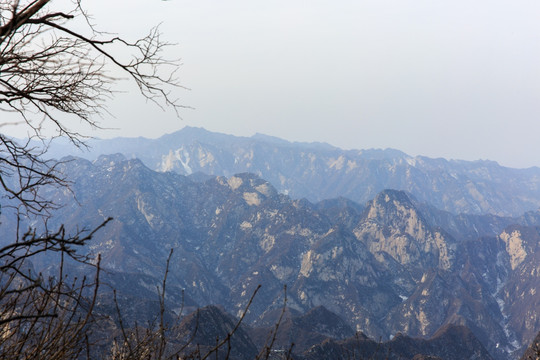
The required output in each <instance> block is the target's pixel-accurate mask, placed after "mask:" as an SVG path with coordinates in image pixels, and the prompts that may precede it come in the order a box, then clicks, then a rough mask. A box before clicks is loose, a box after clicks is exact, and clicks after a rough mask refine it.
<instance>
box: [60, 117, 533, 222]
mask: <svg viewBox="0 0 540 360" xmlns="http://www.w3.org/2000/svg"><path fill="white" fill-rule="evenodd" d="M89 145H90V149H89V151H80V150H76V149H73V148H69V147H67V148H66V144H64V145H62V144H60V143H59V144H53V146H52V148H51V151H50V156H51V157H56V158H60V157H62V156H64V155H66V154H73V155H76V156H81V157H84V158H87V159H90V160H95V159H96V158H97V157H98V156H99V155H101V154H115V153H121V154H124V155H125V156H126V157H127V158H137V159H140V160H141V161H142V162H143V163H144V164H145V165H146V166H148V167H149V168H150V169H152V170H156V171H161V172H163V171H173V172H176V173H178V174H181V175H190V174H196V173H199V172H202V173H204V174H209V175H220V176H226V177H229V176H231V175H234V174H237V173H243V172H250V173H254V174H257V175H259V176H260V177H261V178H263V179H265V180H267V181H269V182H270V183H271V184H272V185H273V186H274V187H275V188H276V190H277V191H278V192H280V193H283V194H288V195H290V196H291V197H292V198H295V199H300V198H306V199H308V200H310V201H313V202H317V201H321V200H324V199H331V198H336V197H339V196H343V197H346V198H349V199H351V200H353V201H356V202H358V203H364V202H366V201H368V200H370V199H372V198H373V197H375V195H376V194H377V193H379V192H380V191H382V190H384V189H395V190H404V191H407V192H408V193H410V194H412V195H413V196H414V197H415V198H417V199H418V200H419V201H421V202H426V203H429V204H431V205H433V206H435V207H437V208H438V209H441V210H446V211H450V212H453V213H455V214H459V213H468V214H486V213H490V214H495V215H503V216H520V215H521V214H523V213H524V212H526V211H530V210H536V209H538V208H540V168H528V169H512V168H506V167H503V166H500V165H498V164H497V163H496V162H492V161H472V162H471V161H461V160H445V159H430V158H427V157H422V156H417V157H411V156H408V155H407V154H404V153H402V152H400V151H397V150H392V149H387V150H341V149H339V148H336V147H333V146H330V145H327V144H321V143H290V142H287V141H285V140H282V139H278V138H274V137H270V136H266V135H260V134H258V135H255V136H253V137H250V138H246V137H235V136H232V135H224V134H219V133H212V132H209V131H206V130H204V129H201V128H192V127H186V128H183V129H182V130H180V131H178V132H175V133H173V134H168V135H164V136H162V137H161V138H159V139H155V140H152V139H145V138H117V139H110V140H92V141H90V142H89Z"/></svg>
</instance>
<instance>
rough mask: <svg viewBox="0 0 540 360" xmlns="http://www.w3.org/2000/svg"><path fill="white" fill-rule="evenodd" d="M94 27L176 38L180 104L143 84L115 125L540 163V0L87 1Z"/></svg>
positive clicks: (108, 122)
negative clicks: (164, 101)
mask: <svg viewBox="0 0 540 360" xmlns="http://www.w3.org/2000/svg"><path fill="white" fill-rule="evenodd" d="M85 3H86V6H87V9H88V10H89V11H90V13H92V14H94V18H95V23H96V24H98V27H99V28H100V29H103V30H107V31H114V32H118V33H120V34H123V35H128V37H131V36H133V37H134V36H142V35H144V34H145V33H146V31H147V30H148V29H149V28H150V27H152V26H153V25H156V24H158V23H160V22H161V23H162V30H163V32H164V37H165V38H166V39H167V40H169V41H171V42H175V43H177V44H178V45H177V46H176V47H175V48H174V49H173V50H172V52H170V55H171V56H172V57H181V58H182V63H183V66H182V68H181V70H180V73H179V75H180V78H181V80H182V84H183V85H185V86H186V87H189V88H191V90H190V91H183V90H179V91H178V96H179V97H181V98H182V99H183V100H182V101H183V103H184V104H185V105H188V106H192V107H194V108H195V109H194V110H185V111H183V112H182V114H181V115H182V117H183V120H179V119H177V118H175V116H174V114H173V113H172V112H162V111H161V110H159V109H158V108H156V107H155V106H153V105H151V104H146V103H145V101H144V99H143V98H142V97H141V96H139V95H137V94H136V93H134V92H133V91H132V88H130V87H127V85H126V84H123V85H121V86H122V88H123V89H126V90H127V91H128V93H125V94H120V95H119V96H117V97H116V99H115V100H113V101H112V102H111V103H110V105H109V110H110V111H111V112H112V113H113V114H114V115H115V116H116V119H113V118H110V117H109V116H105V118H104V119H103V122H102V124H103V125H105V126H110V127H116V128H118V129H119V130H117V131H112V130H110V131H107V132H105V133H100V134H99V135H100V136H106V137H112V136H120V135H121V136H147V137H158V136H160V135H162V134H164V133H169V132H173V131H175V130H178V129H180V128H181V127H183V126H185V125H189V126H201V127H204V128H206V129H208V130H211V131H218V132H224V133H229V134H234V135H243V136H250V135H253V134H254V133H256V132H260V133H265V134H268V135H274V136H278V137H282V138H285V139H288V140H293V141H324V142H328V143H330V144H333V145H336V146H339V147H343V148H347V149H351V148H356V149H364V148H387V147H390V148H396V149H399V150H402V151H404V152H406V153H408V154H410V155H426V156H430V157H445V158H454V159H466V160H476V159H490V160H496V161H498V162H499V163H501V164H503V165H507V166H514V167H527V166H533V165H535V166H540V2H538V1H537V0H534V1H500V0H490V1H487V0H476V1H470V0H468V1H464V0H453V1H447V0H444V1H443V0H425V1H424V0H395V1H389V0H373V1H360V0H358V1H345V0H333V1H330V0H328V1H322V0H309V1H307V0H306V1H297V0H283V1H282V0H273V1H256V0H228V1H223V0H219V1H217V0H216V1H210V0H192V1H190V0H170V1H158V0H129V1H127V0H114V1H113V0H89V1H85Z"/></svg>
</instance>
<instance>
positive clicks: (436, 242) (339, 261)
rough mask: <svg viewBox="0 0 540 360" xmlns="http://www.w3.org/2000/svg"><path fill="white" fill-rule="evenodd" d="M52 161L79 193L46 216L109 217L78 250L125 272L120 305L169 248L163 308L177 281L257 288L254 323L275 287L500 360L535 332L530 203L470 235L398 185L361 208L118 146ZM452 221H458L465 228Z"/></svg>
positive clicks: (205, 287)
mask: <svg viewBox="0 0 540 360" xmlns="http://www.w3.org/2000/svg"><path fill="white" fill-rule="evenodd" d="M62 171H63V172H64V173H65V174H66V176H68V177H69V178H70V179H72V180H73V181H74V185H73V192H74V194H75V196H76V198H77V200H78V203H77V202H74V201H73V199H72V197H71V194H70V193H67V192H52V193H51V194H49V195H48V196H50V197H51V198H54V199H57V200H58V201H63V202H65V204H66V206H65V207H64V208H62V209H60V210H59V212H58V213H57V214H55V216H54V217H53V219H54V221H53V222H56V223H65V224H66V225H67V228H68V229H75V228H77V227H81V226H89V227H90V226H92V225H95V224H98V223H99V222H100V221H101V220H102V219H103V218H105V217H107V216H114V218H115V220H114V221H113V222H112V223H111V224H110V226H107V227H106V228H105V229H104V230H103V231H101V232H100V233H99V234H98V235H97V237H96V238H95V240H94V242H93V243H92V244H91V245H90V248H89V250H90V251H92V252H94V253H97V252H100V253H101V254H102V257H103V259H102V265H103V267H104V268H105V269H106V270H108V271H110V272H114V273H115V274H117V275H116V276H118V279H125V281H126V282H128V283H125V284H123V287H124V288H125V290H123V291H124V292H129V294H127V295H129V296H127V295H126V299H127V300H126V302H127V303H129V299H132V297H131V296H136V293H137V292H136V291H135V289H145V291H144V292H141V294H145V295H141V296H148V295H147V294H148V292H149V291H154V290H155V289H156V286H157V285H158V284H160V279H161V278H162V276H163V273H164V266H165V261H166V259H167V256H168V254H169V250H170V249H174V254H173V257H172V258H171V263H170V273H169V278H168V280H169V282H170V285H171V289H172V291H173V293H171V294H170V295H169V297H168V298H167V299H166V300H167V302H168V304H169V306H171V307H173V308H176V307H179V306H180V304H179V301H180V296H179V292H180V290H179V289H185V294H186V297H187V299H188V303H189V304H188V305H189V306H194V305H195V304H197V305H199V306H205V305H210V304H221V305H222V306H223V307H224V308H225V310H227V311H228V312H230V313H232V314H235V315H238V314H240V312H241V311H243V309H244V308H245V306H246V303H247V302H248V299H249V298H250V296H251V294H252V293H253V291H254V289H255V288H256V287H257V286H258V285H259V284H262V285H263V287H262V289H261V290H260V292H259V294H258V296H257V298H256V299H255V301H254V302H253V304H252V306H251V307H250V312H249V314H248V315H247V317H246V320H247V321H248V322H252V323H253V322H257V321H262V320H263V318H264V316H265V314H268V313H269V312H272V311H274V310H275V309H281V308H282V306H283V296H284V292H283V285H284V284H286V285H287V301H288V302H287V306H289V307H290V308H291V309H293V310H294V311H297V312H299V313H301V314H302V313H305V312H307V311H309V310H310V309H312V308H315V307H319V306H323V307H324V308H326V309H328V310H329V311H331V312H333V313H335V314H337V315H338V316H340V317H341V318H343V319H346V320H347V322H348V324H349V326H351V327H352V328H353V329H356V330H361V331H363V332H364V333H366V334H368V335H369V336H371V337H373V338H377V339H378V338H381V337H382V339H390V337H392V336H394V335H395V334H396V333H398V332H401V333H405V334H407V335H410V336H415V337H424V338H429V337H432V336H435V335H436V334H437V333H438V332H440V331H441V329H444V328H445V327H446V326H448V325H449V324H457V325H465V326H467V327H468V328H470V329H471V330H472V331H473V333H474V334H475V335H476V337H477V338H478V339H479V340H480V341H481V342H482V344H483V346H484V347H485V348H487V349H488V351H490V353H491V354H492V355H493V356H494V357H495V358H498V359H505V358H508V356H509V353H510V352H512V351H515V350H519V349H520V348H521V347H523V346H525V345H527V344H529V342H530V341H531V340H532V337H534V336H535V335H536V333H537V331H538V322H537V319H536V317H534V316H533V315H534V314H535V309H537V304H538V299H539V296H540V295H539V294H538V293H536V292H535V291H534V290H535V289H536V288H538V286H537V285H538V276H537V269H536V268H537V266H538V265H537V264H538V263H539V262H538V261H537V259H538V254H539V250H538V231H537V230H535V229H536V228H534V227H530V225H533V223H534V219H536V218H537V216H536V215H534V214H532V213H531V214H529V215H528V216H526V217H523V218H522V219H515V221H516V222H519V221H523V223H524V224H525V225H528V226H529V227H525V226H523V225H520V227H513V228H512V227H510V228H507V229H506V230H504V231H503V229H502V228H501V227H502V226H503V225H504V224H505V223H506V221H509V219H503V218H497V221H494V222H493V223H492V224H491V226H484V227H480V226H478V227H477V230H478V233H479V234H480V235H483V236H484V237H482V238H476V239H472V237H471V230H470V229H471V228H474V227H475V224H483V223H486V222H490V220H489V219H490V217H486V218H484V217H480V216H470V217H468V216H466V215H461V216H454V217H452V215H451V214H448V213H444V214H443V213H442V212H440V211H439V212H437V213H436V214H433V213H428V212H427V211H429V209H430V207H429V206H424V207H419V206H417V205H416V202H415V201H413V200H411V198H410V197H409V196H408V195H407V194H406V193H405V192H402V191H395V190H385V191H383V192H381V193H379V194H377V195H376V196H375V197H374V198H373V199H372V200H371V201H369V202H368V203H366V205H365V206H360V205H357V204H354V203H352V202H350V201H348V200H344V199H337V200H333V201H325V202H323V203H320V204H312V203H310V202H308V201H306V200H292V199H291V198H289V197H288V196H285V195H283V194H280V193H279V192H278V191H277V190H276V189H275V188H274V187H273V186H272V185H270V183H268V182H267V181H265V180H263V179H261V178H260V177H258V176H256V175H253V174H249V173H242V174H237V175H234V176H230V177H229V178H225V177H213V178H210V179H208V180H206V181H192V180H190V179H189V178H188V177H185V176H181V175H178V174H175V173H171V172H166V173H162V172H155V171H152V170H150V169H149V168H147V167H146V166H144V165H143V163H142V162H141V161H139V160H126V159H125V158H123V157H122V156H118V155H115V156H104V157H100V158H99V159H98V160H97V161H95V162H93V163H92V162H89V161H86V160H81V159H73V160H72V161H70V162H66V163H65V164H64V165H63V168H62ZM51 191H53V190H51ZM443 215H444V216H443ZM3 216H7V215H6V214H3ZM428 219H429V220H428ZM53 222H51V223H50V224H49V225H51V226H52V225H54V223H53ZM460 223H465V224H468V225H467V226H466V227H465V235H464V236H462V237H461V236H459V226H458V224H460ZM446 224H453V225H452V229H451V231H446V230H445V229H444V226H446ZM2 230H6V229H5V228H3V229H2ZM518 230H519V235H518V234H517V232H516V231H518ZM450 234H452V235H450ZM499 234H500V236H498V235H499ZM0 235H2V236H4V234H0ZM137 274H141V275H144V276H141V277H138V276H137ZM527 274H530V275H527ZM130 289H131V290H130ZM525 293H526V294H527V295H526V296H525V295H524V294H525ZM535 307H536V308H535ZM437 356H438V355H437Z"/></svg>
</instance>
